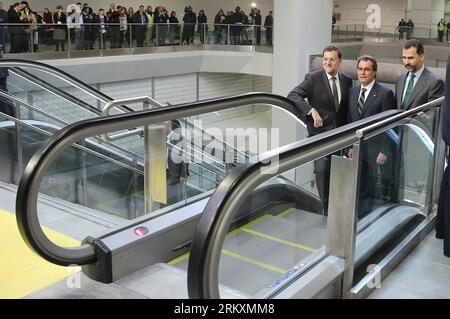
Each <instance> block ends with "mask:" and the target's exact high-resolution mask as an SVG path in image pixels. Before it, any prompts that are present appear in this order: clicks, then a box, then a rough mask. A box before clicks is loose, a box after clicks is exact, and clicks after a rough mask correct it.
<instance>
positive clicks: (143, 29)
mask: <svg viewBox="0 0 450 319" xmlns="http://www.w3.org/2000/svg"><path fill="white" fill-rule="evenodd" d="M133 23H134V24H135V25H133V31H134V32H135V34H136V46H137V47H143V46H144V40H145V37H146V33H147V23H148V18H147V15H146V14H145V12H144V6H143V5H141V6H139V11H138V12H136V13H135V14H134V15H133Z"/></svg>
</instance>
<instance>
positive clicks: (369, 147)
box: [354, 108, 440, 283]
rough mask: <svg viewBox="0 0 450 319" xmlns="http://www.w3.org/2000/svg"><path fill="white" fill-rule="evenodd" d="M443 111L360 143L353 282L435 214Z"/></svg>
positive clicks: (421, 117) (431, 113)
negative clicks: (435, 169) (437, 142)
mask: <svg viewBox="0 0 450 319" xmlns="http://www.w3.org/2000/svg"><path fill="white" fill-rule="evenodd" d="M439 112H440V110H439V109H437V108H435V109H433V110H431V111H428V112H426V113H425V114H422V115H419V116H416V117H415V118H414V119H412V120H410V121H409V122H408V123H406V124H404V125H401V126H398V127H395V128H393V129H390V130H389V131H387V132H384V133H380V134H378V135H376V136H374V137H372V138H370V139H368V140H365V141H363V142H362V143H361V162H360V163H361V169H360V186H359V196H358V224H357V225H358V227H357V238H356V253H355V277H354V282H355V283H356V282H358V281H359V280H360V279H361V278H362V277H363V276H364V275H366V274H367V272H368V271H370V269H369V267H372V266H371V265H374V264H376V263H378V262H379V261H380V260H381V259H382V258H384V257H385V256H386V255H387V254H388V253H389V252H390V251H391V250H392V249H393V248H394V247H395V246H396V245H397V244H398V243H399V242H400V241H401V240H403V239H404V238H405V237H406V236H407V235H408V234H410V232H411V231H412V230H413V229H414V228H415V227H416V226H417V225H418V224H419V223H420V222H421V221H423V220H424V219H425V218H426V217H427V215H428V213H429V212H431V208H432V206H433V205H432V186H433V174H434V172H433V167H434V142H435V140H436V138H435V136H437V129H438V125H437V123H438V117H439Z"/></svg>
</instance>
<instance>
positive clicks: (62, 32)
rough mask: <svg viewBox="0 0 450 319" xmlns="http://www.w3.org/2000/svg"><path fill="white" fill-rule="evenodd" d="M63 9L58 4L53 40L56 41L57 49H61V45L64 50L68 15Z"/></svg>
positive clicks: (54, 17)
mask: <svg viewBox="0 0 450 319" xmlns="http://www.w3.org/2000/svg"><path fill="white" fill-rule="evenodd" d="M62 10H63V7H62V6H57V7H56V12H55V13H54V14H53V22H54V24H55V26H54V28H53V40H54V41H55V45H56V51H59V46H61V50H62V51H64V44H65V42H66V24H67V16H66V14H65V13H64V12H62Z"/></svg>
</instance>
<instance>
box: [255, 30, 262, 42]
mask: <svg viewBox="0 0 450 319" xmlns="http://www.w3.org/2000/svg"><path fill="white" fill-rule="evenodd" d="M255 33H256V45H261V27H255Z"/></svg>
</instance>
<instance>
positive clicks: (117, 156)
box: [1, 60, 321, 282]
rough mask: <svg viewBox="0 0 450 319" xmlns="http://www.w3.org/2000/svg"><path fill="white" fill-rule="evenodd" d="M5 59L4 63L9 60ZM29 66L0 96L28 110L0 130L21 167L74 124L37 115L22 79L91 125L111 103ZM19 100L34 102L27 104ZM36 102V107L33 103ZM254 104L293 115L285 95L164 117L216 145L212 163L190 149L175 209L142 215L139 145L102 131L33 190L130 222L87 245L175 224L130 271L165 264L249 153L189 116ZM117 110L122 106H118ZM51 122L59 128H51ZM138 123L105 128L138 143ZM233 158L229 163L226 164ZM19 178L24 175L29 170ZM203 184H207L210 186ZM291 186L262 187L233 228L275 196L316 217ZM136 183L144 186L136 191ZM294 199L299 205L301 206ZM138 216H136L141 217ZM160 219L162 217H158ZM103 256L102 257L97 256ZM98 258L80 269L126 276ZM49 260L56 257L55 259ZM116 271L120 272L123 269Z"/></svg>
mask: <svg viewBox="0 0 450 319" xmlns="http://www.w3.org/2000/svg"><path fill="white" fill-rule="evenodd" d="M2 62H4V63H6V60H4V61H2ZM9 63H10V64H11V63H12V65H20V63H19V62H14V63H15V64H14V63H13V62H11V61H10V62H9ZM34 66H35V65H34V63H30V69H31V70H23V69H17V67H15V68H12V69H11V74H12V76H15V77H16V78H15V80H14V81H12V82H11V83H12V85H11V86H12V89H10V92H8V93H6V92H3V93H2V94H3V97H4V98H6V99H8V100H9V101H14V103H16V105H20V106H21V107H22V108H26V109H27V112H20V114H21V119H20V120H17V125H14V121H13V119H11V118H10V119H9V120H10V121H4V122H3V124H4V129H3V130H2V131H1V132H2V134H3V135H4V136H7V138H5V139H10V140H11V141H12V140H14V138H12V137H11V136H14V134H16V135H15V136H20V145H21V148H22V151H21V157H22V160H20V163H22V165H24V164H25V163H27V162H29V160H30V158H31V155H32V154H33V153H35V151H36V149H38V148H39V147H41V144H42V143H43V141H44V140H45V139H46V138H47V135H48V136H51V138H50V139H51V140H53V142H57V141H58V137H57V136H58V135H59V133H61V132H67V131H68V130H70V127H71V126H70V125H69V126H66V125H68V124H69V123H70V122H68V121H64V120H61V119H59V118H58V117H56V116H54V115H51V114H49V113H48V112H42V110H40V107H41V106H44V104H39V103H41V102H42V101H44V100H45V99H37V98H36V97H35V95H34V96H33V94H31V93H30V92H35V91H36V90H37V89H36V88H35V89H30V88H27V89H26V90H22V91H20V86H21V85H19V83H20V81H23V80H25V81H28V82H30V83H28V82H27V83H28V84H27V85H28V86H32V85H34V86H38V87H39V89H44V90H45V91H46V92H48V93H51V94H53V95H54V96H56V97H58V98H59V99H61V100H64V101H65V102H66V103H69V106H70V107H75V105H76V106H77V107H82V108H84V109H86V110H87V111H89V112H90V113H91V115H90V117H89V119H88V120H86V121H88V122H89V121H90V119H91V118H93V119H94V120H93V121H94V122H95V120H97V121H96V123H102V121H103V119H100V118H98V119H96V118H97V116H98V115H99V112H98V111H96V107H94V106H93V105H95V104H97V105H100V104H101V106H104V105H106V104H108V103H109V102H113V101H109V102H108V101H107V98H105V96H102V95H101V94H99V93H98V92H95V90H92V89H90V90H91V91H89V93H90V94H89V96H90V99H92V96H94V97H96V98H97V102H92V101H89V99H85V100H81V98H79V97H80V95H82V94H75V93H73V90H72V91H70V92H66V91H64V88H63V87H61V85H59V86H60V87H57V84H55V83H51V81H50V80H49V79H48V78H45V77H43V76H42V75H38V74H37V73H39V72H43V71H42V70H41V69H39V68H38V69H37V70H34V69H33V67H34ZM39 67H40V68H42V69H44V70H45V72H47V71H48V69H47V66H43V65H40V66H39ZM53 71H55V70H52V72H53ZM45 72H44V73H45ZM47 76H48V74H47ZM61 76H62V77H63V78H64V79H67V78H68V76H67V75H64V74H62V75H61ZM19 80H20V81H19ZM70 81H71V82H76V80H72V79H70ZM77 85H79V86H81V85H80V84H79V83H77ZM87 90H89V88H88V87H87V88H83V90H82V91H83V92H84V91H87ZM91 93H92V94H91ZM24 99H26V100H27V101H30V102H32V103H28V102H26V101H25V100H24ZM36 103H37V104H38V105H35V104H36ZM257 103H260V104H269V105H271V104H274V105H278V106H280V107H281V109H282V110H283V112H290V113H293V114H296V113H295V112H296V111H295V108H294V107H293V105H292V103H291V102H290V101H288V100H286V99H284V98H279V97H276V96H272V95H270V94H248V95H243V96H238V97H231V98H226V99H218V100H211V101H202V102H199V103H196V104H194V105H189V107H190V108H192V109H193V108H194V107H197V109H198V110H194V111H191V112H190V113H189V112H188V113H186V112H183V113H180V115H173V116H172V117H166V118H165V119H164V120H169V119H173V118H178V119H180V121H181V122H182V123H183V126H184V128H185V129H186V130H185V131H184V132H189V130H190V131H191V132H192V135H195V132H196V131H199V132H200V134H202V136H204V135H208V136H207V139H206V140H207V141H208V142H211V140H212V141H213V143H209V144H214V145H215V146H214V147H213V149H214V150H215V151H216V152H214V153H212V154H211V152H210V155H211V156H210V158H209V161H204V162H201V163H197V162H196V161H195V160H196V158H195V154H198V153H195V152H199V153H200V154H201V156H204V154H203V153H202V151H203V150H204V148H205V147H210V145H201V147H200V148H197V149H194V152H193V153H194V159H191V162H190V163H189V166H190V172H191V176H190V177H189V178H188V181H189V180H191V181H193V184H194V185H193V187H191V189H187V190H186V198H185V200H184V201H183V202H180V203H174V205H171V206H169V207H165V206H159V207H156V210H155V214H154V215H156V216H144V215H142V211H143V207H142V206H143V202H144V195H143V191H142V185H143V184H144V183H143V182H142V179H143V176H144V174H143V169H142V163H143V161H144V160H143V159H142V158H139V157H137V156H136V154H138V155H139V154H142V153H143V152H142V150H140V151H139V147H135V149H131V148H130V147H128V144H131V143H129V141H128V142H127V143H124V144H122V145H118V146H117V145H115V144H114V143H111V142H108V143H105V142H104V141H102V140H100V139H99V138H98V136H101V134H102V133H105V132H102V131H99V132H95V134H90V135H89V136H90V137H87V138H80V139H78V140H77V141H74V142H75V143H74V144H72V145H73V146H71V147H69V148H67V149H65V150H64V151H63V152H62V153H61V154H60V155H59V156H58V157H57V158H55V160H54V161H53V162H52V164H50V165H49V166H48V167H46V169H47V172H46V173H45V177H43V180H42V183H41V184H40V185H39V187H38V189H39V193H45V194H47V195H50V196H53V197H56V198H60V199H64V200H66V201H70V202H73V203H77V204H78V205H79V206H80V207H90V208H93V209H96V210H99V211H102V212H107V213H110V214H115V215H117V216H120V217H124V218H126V219H132V222H131V223H126V224H128V225H127V227H124V226H123V225H122V224H123V223H120V224H119V225H118V226H116V227H115V228H113V229H112V230H110V231H108V232H107V233H108V235H106V234H103V235H97V236H95V237H93V238H92V237H87V238H86V240H85V242H86V243H88V244H87V245H91V244H92V245H94V246H95V247H100V246H103V245H107V241H108V240H109V239H110V238H112V240H116V239H117V235H119V234H121V233H123V234H125V235H127V234H128V231H129V229H130V227H132V226H133V225H137V224H142V223H143V222H145V221H147V220H148V221H149V223H151V224H152V223H155V220H157V221H156V224H161V223H162V224H164V223H165V221H164V219H168V220H170V222H171V223H172V227H175V225H179V226H180V227H179V229H178V231H177V233H178V234H177V235H176V236H173V235H170V236H168V237H170V238H169V239H167V240H166V238H165V237H164V236H160V234H158V236H159V237H158V240H157V241H154V243H152V245H155V244H156V245H155V246H157V249H155V250H156V251H155V254H153V256H149V258H150V259H151V260H146V259H144V258H141V259H142V261H140V263H138V264H137V265H133V266H132V267H131V269H139V268H141V267H143V266H145V265H148V264H151V263H155V262H161V261H168V260H170V259H171V258H174V257H177V256H179V255H180V254H183V253H184V251H185V250H186V248H187V247H189V242H190V240H191V239H192V233H193V231H194V228H195V224H196V220H198V216H199V214H201V211H202V208H201V206H202V205H204V204H205V203H206V201H207V198H208V196H209V195H210V194H211V193H212V191H213V190H214V189H215V188H216V187H217V185H218V184H219V183H220V182H221V180H222V179H223V178H224V177H225V176H226V174H227V173H228V172H229V170H230V169H232V168H233V167H236V166H238V165H240V164H239V163H243V164H245V163H246V162H248V161H249V159H250V157H249V156H250V155H249V154H245V153H243V152H242V151H239V150H237V149H235V148H233V147H232V146H231V145H228V144H227V143H226V142H224V141H223V140H221V139H220V138H217V137H213V136H211V135H210V134H208V132H206V131H205V130H202V129H201V128H198V127H196V126H195V124H193V123H192V122H191V121H190V120H189V117H188V116H193V115H198V116H202V115H203V114H206V115H207V114H209V113H212V114H216V113H218V112H222V111H223V110H232V108H236V107H242V106H245V105H251V106H252V108H253V109H254V106H255V104H257ZM60 105H61V104H60ZM120 106H122V104H121V105H120ZM185 108H187V105H184V106H183V105H182V106H178V107H176V108H174V109H180V110H183V109H185ZM169 109H170V108H166V110H169ZM126 111H129V110H126ZM185 113H186V114H185ZM142 114H143V113H142V112H141V114H138V113H137V114H136V115H135V116H141V115H142ZM177 114H178V112H177ZM36 115H39V116H36ZM115 116H117V117H118V118H121V116H123V117H125V116H128V114H125V115H123V114H119V115H115ZM23 117H25V118H23ZM52 121H53V122H55V123H56V124H52ZM143 123H144V122H142V123H141V124H140V125H126V126H124V127H123V128H121V129H117V130H116V129H114V130H110V131H113V132H114V131H115V132H123V131H125V132H126V131H129V132H133V134H134V138H135V139H136V138H137V139H138V140H139V139H140V138H141V135H140V134H139V133H138V132H137V133H136V132H135V131H134V130H135V129H136V128H139V127H142V124H143ZM156 123H158V122H156ZM159 123H160V122H159ZM58 125H61V126H63V127H64V128H62V129H60V130H59V131H58V129H59V126H58ZM17 127H19V128H20V134H17V132H16V130H17ZM128 138H129V137H128ZM16 139H17V137H16ZM129 139H130V138H129ZM10 145H11V152H14V145H15V144H14V143H10ZM194 146H195V145H194ZM218 146H221V147H222V149H225V152H222V153H220V152H218V151H217V150H218V149H220V147H218ZM189 147H190V145H187V148H188V150H190V148H189ZM140 148H141V149H142V146H140ZM193 148H194V147H193ZM210 148H211V147H210ZM41 149H42V147H41ZM230 155H231V158H232V161H231V162H230V161H226V159H227V158H229V157H230ZM211 157H212V158H211ZM11 159H12V160H11ZM201 159H203V158H201ZM203 160H204V159H203ZM10 162H11V163H10V166H19V164H20V163H19V161H17V160H16V159H15V158H14V156H10ZM31 162H33V160H31ZM238 162H239V163H238ZM225 163H226V165H225ZM20 171H21V170H20ZM24 174H26V171H25V173H24ZM208 174H209V176H208ZM192 175H193V176H192ZM118 181H120V182H118ZM207 181H209V182H208V183H207ZM288 181H289V180H287V179H283V178H280V179H279V180H278V181H277V182H276V183H275V184H273V185H268V186H266V187H265V188H263V189H261V190H260V192H259V193H258V194H257V195H255V196H256V197H255V199H254V200H252V201H250V202H249V206H248V207H245V208H243V210H242V214H240V216H238V218H236V221H235V226H234V227H237V228H238V227H240V226H242V225H243V224H245V223H246V221H247V220H248V219H250V218H252V216H259V215H261V214H263V213H265V212H266V210H267V209H270V206H271V205H273V203H272V204H271V203H270V202H267V200H269V199H271V198H272V197H273V199H272V201H273V202H274V203H278V202H279V203H285V204H286V205H288V206H289V205H290V206H292V207H294V208H306V209H310V210H313V211H314V212H315V213H319V212H320V211H321V206H320V202H319V200H318V198H317V196H316V195H314V194H312V193H311V192H309V191H306V190H303V189H302V187H299V186H298V185H296V184H291V185H290V190H289V193H287V192H286V190H284V194H282V195H280V188H282V186H285V185H286V183H288ZM205 184H206V186H205ZM136 185H141V186H140V187H139V186H136ZM202 186H204V187H202ZM192 189H196V190H198V191H197V193H195V192H193V191H192ZM299 199H304V200H302V201H299ZM301 202H308V203H309V204H308V205H304V204H302V207H300V206H299V203H301ZM135 212H141V213H140V214H138V213H135ZM166 213H167V214H166ZM158 216H160V217H159V218H156V217H158ZM18 218H19V217H18ZM143 227H145V226H143ZM150 229H152V227H150ZM105 243H106V244H105ZM166 247H167V248H166ZM134 253H136V254H139V251H138V250H137V251H136V252H134ZM103 257H104V256H102V258H103ZM102 258H98V262H97V263H96V265H95V266H86V267H85V271H86V272H87V273H90V274H91V276H92V277H94V278H96V279H99V280H102V281H105V282H111V281H113V280H116V279H117V278H120V276H123V275H125V274H126V273H127V272H129V271H131V269H130V267H127V266H124V267H121V265H114V271H117V270H115V269H116V268H118V269H119V271H117V273H114V274H112V273H113V271H111V270H110V273H109V274H107V273H104V272H102V271H103V267H104V264H105V263H109V262H110V261H109V260H107V259H105V258H103V259H102ZM50 259H51V260H53V259H52V258H50ZM72 263H73V262H72ZM121 268H124V269H123V270H122V269H121ZM121 271H122V272H121ZM100 277H101V278H100Z"/></svg>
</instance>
